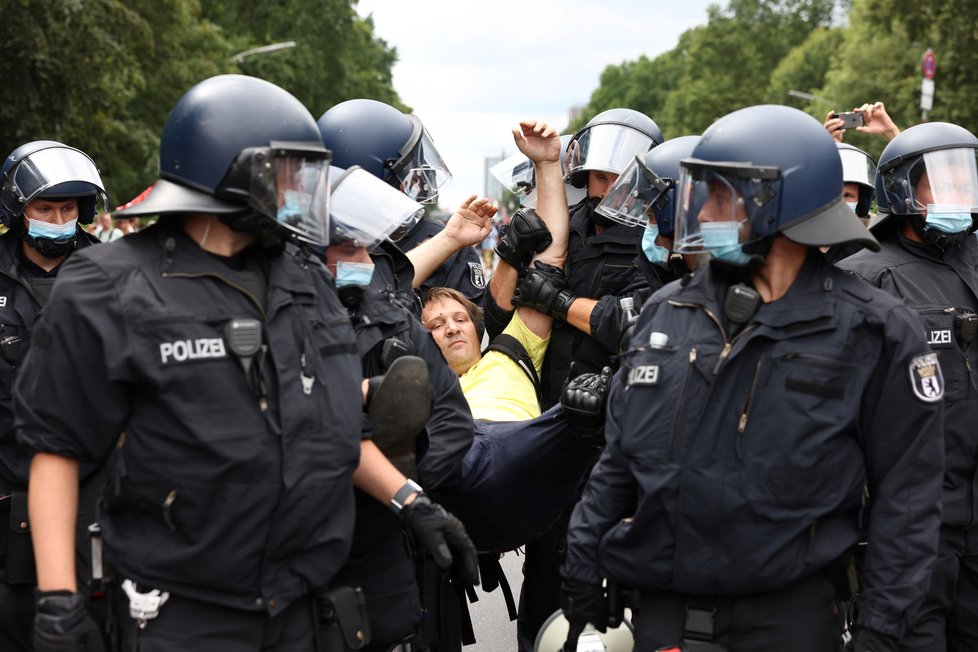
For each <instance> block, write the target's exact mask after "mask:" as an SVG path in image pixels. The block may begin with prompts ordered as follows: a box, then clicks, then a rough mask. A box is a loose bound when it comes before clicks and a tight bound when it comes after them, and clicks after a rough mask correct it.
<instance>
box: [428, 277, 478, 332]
mask: <svg viewBox="0 0 978 652" xmlns="http://www.w3.org/2000/svg"><path fill="white" fill-rule="evenodd" d="M436 299H454V300H455V301H458V302H459V303H460V304H462V307H463V308H465V312H467V313H468V314H469V319H471V320H472V323H473V324H475V332H476V333H478V335H479V337H482V331H483V329H484V328H485V326H484V324H483V317H482V314H483V311H482V308H481V307H479V306H477V305H476V304H474V303H472V301H471V300H470V299H469V298H468V297H467V296H465V295H464V294H462V293H461V292H459V291H458V290H456V289H455V288H446V287H436V288H428V289H427V290H425V293H424V298H423V299H422V303H423V304H424V305H425V306H427V305H428V303H429V302H431V301H434V300H436Z"/></svg>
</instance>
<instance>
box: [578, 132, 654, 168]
mask: <svg viewBox="0 0 978 652" xmlns="http://www.w3.org/2000/svg"><path fill="white" fill-rule="evenodd" d="M653 145H655V141H654V140H653V139H652V137H651V136H648V135H646V134H643V133H642V132H641V131H638V130H637V129H632V128H631V127H626V126H624V125H617V124H600V125H594V126H593V127H588V128H587V129H584V130H583V131H581V132H580V133H579V134H578V135H577V136H576V137H575V138H574V139H573V140H572V141H571V142H570V143H568V145H567V168H566V169H567V175H568V176H569V175H571V174H573V173H575V172H580V171H586V170H597V171H601V172H610V173H612V174H621V173H622V171H623V170H624V169H625V168H626V167H627V166H628V164H629V163H630V162H631V160H632V157H634V156H635V155H636V154H644V153H645V152H647V151H649V150H650V149H652V146H653Z"/></svg>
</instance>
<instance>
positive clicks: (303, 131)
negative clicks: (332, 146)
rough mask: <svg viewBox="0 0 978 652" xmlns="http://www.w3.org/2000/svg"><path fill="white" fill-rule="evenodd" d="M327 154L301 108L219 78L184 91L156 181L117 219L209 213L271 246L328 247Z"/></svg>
mask: <svg viewBox="0 0 978 652" xmlns="http://www.w3.org/2000/svg"><path fill="white" fill-rule="evenodd" d="M328 174H329V152H328V151H327V150H326V148H325V147H324V146H323V142H322V140H321V139H320V137H319V129H318V128H317V127H316V121H315V120H314V119H313V117H312V115H310V113H309V111H308V110H306V108H305V107H304V106H303V105H302V103H301V102H300V101H299V100H297V99H296V98H295V97H293V96H292V95H291V94H290V93H289V92H288V91H286V90H284V89H282V88H279V87H278V86H276V85H275V84H272V83H270V82H267V81H264V80H261V79H258V78H256V77H247V76H244V75H219V76H217V77H211V78H210V79H206V80H204V81H202V82H200V83H198V84H197V85H196V86H194V87H193V88H191V89H190V90H189V91H187V92H186V93H185V94H184V96H183V97H181V98H180V100H179V101H178V102H177V104H176V106H175V107H174V108H173V110H172V111H170V115H169V117H168V118H167V121H166V125H165V126H164V128H163V136H162V138H161V140H160V174H159V179H158V180H157V181H156V183H155V184H154V185H153V189H152V191H150V193H149V195H148V196H147V197H146V199H144V200H143V201H141V202H139V203H136V204H134V205H132V206H131V207H129V208H126V209H124V210H122V211H119V212H118V213H117V215H119V216H121V217H129V216H135V215H166V214H172V213H188V212H199V213H211V214H215V215H218V216H220V217H221V219H222V220H224V221H226V222H227V223H228V224H229V226H231V228H233V229H236V230H239V231H247V232H252V233H256V234H257V235H259V237H260V238H261V240H262V242H263V243H264V244H266V245H276V244H281V242H282V241H283V240H284V238H285V237H287V236H291V237H294V238H297V239H298V240H300V241H303V242H308V243H311V244H315V245H320V246H324V245H326V244H328V242H329V228H328V225H329V182H328Z"/></svg>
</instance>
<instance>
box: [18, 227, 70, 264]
mask: <svg viewBox="0 0 978 652" xmlns="http://www.w3.org/2000/svg"><path fill="white" fill-rule="evenodd" d="M22 237H23V239H24V242H26V243H27V246H28V247H31V248H32V249H34V250H35V251H37V253H39V254H41V255H42V256H44V257H45V258H61V257H62V256H67V255H68V254H69V253H71V252H72V251H74V250H75V248H76V247H77V246H78V233H77V232H76V233H75V235H73V236H71V237H70V238H66V239H64V240H52V239H51V238H36V237H34V236H32V235H30V234H29V233H27V232H26V231H25V232H24V234H23V236H22Z"/></svg>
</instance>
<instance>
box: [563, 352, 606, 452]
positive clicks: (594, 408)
mask: <svg viewBox="0 0 978 652" xmlns="http://www.w3.org/2000/svg"><path fill="white" fill-rule="evenodd" d="M574 374H575V367H574V363H571V368H570V371H569V375H568V380H567V382H565V383H564V387H563V389H562V390H561V392H560V405H561V407H562V408H563V409H564V418H565V419H566V420H567V425H568V427H569V428H570V429H571V432H573V433H574V434H575V435H577V437H578V439H580V440H581V441H582V442H583V443H585V444H589V445H592V446H603V445H604V416H605V406H606V405H607V401H608V389H609V388H610V387H611V367H604V368H603V369H601V373H598V374H595V373H588V374H581V375H579V376H578V375H574Z"/></svg>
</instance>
